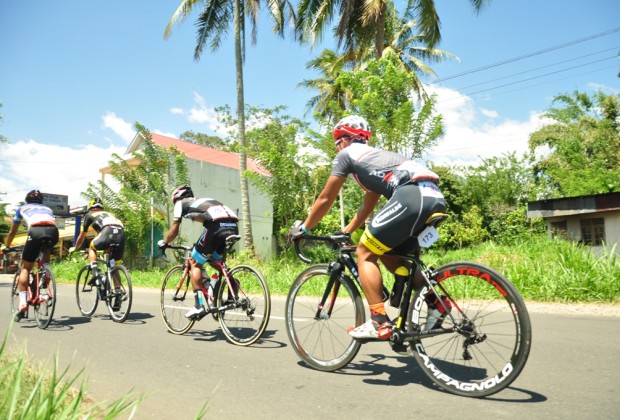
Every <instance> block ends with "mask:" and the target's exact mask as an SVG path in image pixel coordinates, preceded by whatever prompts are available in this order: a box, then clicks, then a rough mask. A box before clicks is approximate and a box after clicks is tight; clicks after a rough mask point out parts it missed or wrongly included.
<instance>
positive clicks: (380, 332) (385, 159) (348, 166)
mask: <svg viewBox="0 0 620 420" xmlns="http://www.w3.org/2000/svg"><path fill="white" fill-rule="evenodd" d="M332 135H333V137H334V141H335V145H336V148H337V149H338V153H337V154H336V157H335V158H334V160H333V162H332V170H331V174H330V176H329V178H328V180H327V183H326V184H325V186H324V188H323V190H322V191H321V193H320V195H319V196H318V197H317V199H316V200H315V202H314V204H313V205H312V208H311V209H310V213H309V214H308V216H307V217H306V219H305V220H304V221H303V222H301V221H296V222H295V224H294V225H293V227H291V229H290V231H289V233H288V236H289V239H290V240H298V239H299V238H301V236H302V235H303V234H304V233H309V231H310V229H312V228H313V227H315V226H316V225H317V224H318V223H319V222H320V221H321V219H322V218H323V217H324V216H325V215H326V214H327V212H328V211H329V209H330V208H331V206H332V204H333V203H334V201H335V200H336V197H337V196H338V193H339V192H340V189H341V188H342V186H343V185H344V182H345V181H346V179H347V176H349V175H350V176H352V177H353V179H355V181H357V183H358V184H359V185H360V187H362V189H364V191H365V192H366V193H365V195H364V198H363V200H362V203H361V205H360V207H359V209H358V211H357V212H356V214H355V215H354V216H353V218H352V219H351V220H350V221H349V223H348V224H347V225H346V226H345V227H344V228H343V233H345V234H351V233H352V232H354V231H355V230H356V229H358V228H359V227H360V226H361V225H362V224H363V223H364V222H365V220H366V219H367V218H368V216H369V215H370V214H371V212H372V211H373V210H374V209H375V207H376V205H377V203H378V201H379V199H380V198H381V196H383V197H385V198H387V199H388V202H387V204H386V205H385V206H384V207H383V208H381V209H380V210H379V211H378V212H377V213H376V215H375V216H374V218H373V219H372V221H371V222H370V224H369V225H368V226H366V229H365V231H364V233H363V234H362V237H361V239H360V241H359V244H358V246H357V251H356V256H357V263H358V270H359V277H360V281H361V284H362V289H363V291H364V294H365V295H366V299H367V301H368V306H369V308H370V319H369V320H368V321H367V322H366V323H364V324H362V325H359V326H357V327H355V326H353V327H351V328H349V330H348V333H349V335H351V336H352V337H353V338H356V339H377V340H388V339H389V338H390V334H391V332H392V323H391V321H390V319H389V318H388V316H387V314H386V311H385V304H384V300H385V299H384V296H383V295H384V293H383V290H384V287H383V279H382V276H381V270H380V268H379V260H381V262H382V263H383V264H384V265H385V267H386V268H387V269H388V270H389V271H390V272H391V273H393V274H394V275H395V277H396V281H397V282H403V281H404V279H406V277H407V276H408V275H409V267H407V266H405V265H403V262H402V261H401V260H400V259H398V258H395V257H392V256H390V255H385V253H386V252H388V251H391V250H393V249H396V248H398V247H399V246H406V245H407V243H408V240H409V238H411V237H412V235H413V234H414V233H415V232H417V231H418V230H420V228H421V227H422V226H424V223H425V221H426V220H427V218H428V217H429V216H430V215H431V214H433V213H435V212H442V213H443V212H445V210H446V203H445V200H444V197H443V194H442V193H441V191H440V189H439V187H438V182H439V176H438V175H437V174H436V173H434V172H432V171H430V170H429V169H427V168H426V167H424V166H423V165H421V164H420V163H418V162H416V161H414V160H411V159H409V158H407V157H405V156H403V155H400V154H398V153H394V152H390V151H386V150H381V149H377V148H374V147H372V146H370V145H369V144H368V142H369V140H370V138H371V136H372V133H371V130H370V126H369V124H368V122H367V121H366V120H365V119H364V118H362V117H360V116H357V115H350V116H348V117H345V118H343V119H342V120H340V121H339V122H338V123H337V124H336V125H335V126H334V128H333V130H332ZM418 270H419V269H418ZM415 278H416V283H415V285H416V287H418V286H420V285H421V275H420V273H419V271H418V272H416V274H415ZM393 304H394V306H398V304H397V303H393ZM427 304H428V306H429V310H430V311H434V312H438V311H439V309H437V308H438V307H439V308H441V311H444V312H445V309H444V308H446V307H447V308H448V310H449V302H448V301H447V300H445V301H444V305H437V297H436V296H429V297H427ZM429 315H430V313H429ZM434 315H435V316H434V317H433V318H431V317H430V316H429V319H433V325H428V326H425V329H429V328H436V327H438V326H439V325H440V324H441V321H442V320H443V318H444V317H445V315H446V314H445V313H443V314H439V313H435V314H434Z"/></svg>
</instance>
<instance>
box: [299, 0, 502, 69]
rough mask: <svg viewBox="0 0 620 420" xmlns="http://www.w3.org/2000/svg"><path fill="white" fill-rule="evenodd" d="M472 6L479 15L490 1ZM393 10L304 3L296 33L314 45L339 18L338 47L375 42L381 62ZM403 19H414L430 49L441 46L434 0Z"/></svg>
mask: <svg viewBox="0 0 620 420" xmlns="http://www.w3.org/2000/svg"><path fill="white" fill-rule="evenodd" d="M469 2H470V3H471V5H472V7H473V8H474V10H475V11H476V12H479V11H480V10H481V9H482V8H483V7H484V6H485V5H486V4H487V3H489V2H490V0H469ZM394 10H395V9H394V2H393V1H389V0H373V1H367V0H302V1H300V3H299V7H298V12H297V16H298V20H297V25H296V32H297V34H298V38H299V39H300V40H301V41H302V42H310V43H311V44H312V45H314V43H315V42H316V40H317V39H321V38H322V36H323V32H324V31H325V28H326V27H327V26H328V25H329V24H330V23H331V22H332V20H333V19H334V17H336V15H337V16H338V19H337V22H338V23H337V25H336V27H335V29H334V33H335V36H336V39H337V41H338V47H339V48H340V47H342V46H344V49H345V50H347V51H350V50H356V49H359V47H360V46H361V45H364V44H365V43H366V44H367V43H368V40H369V39H372V40H374V45H375V48H374V50H375V58H379V57H381V55H382V54H383V49H384V46H385V41H384V39H385V32H386V23H389V22H390V19H391V18H392V17H393V16H394V13H395V11H394ZM404 15H405V16H413V17H414V18H415V20H417V21H418V22H419V27H420V33H421V34H422V35H424V36H425V39H426V42H427V45H428V46H429V47H433V46H435V45H436V44H437V43H438V42H439V40H440V39H441V31H440V20H439V15H438V13H437V10H436V8H435V0H409V1H408V2H407V6H406V8H405V11H404Z"/></svg>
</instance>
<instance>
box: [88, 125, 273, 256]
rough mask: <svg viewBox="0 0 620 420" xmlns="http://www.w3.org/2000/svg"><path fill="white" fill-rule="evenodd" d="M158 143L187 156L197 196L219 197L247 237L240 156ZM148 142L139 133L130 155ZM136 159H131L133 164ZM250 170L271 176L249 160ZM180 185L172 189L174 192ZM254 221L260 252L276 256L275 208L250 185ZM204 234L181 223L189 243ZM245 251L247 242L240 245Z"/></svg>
mask: <svg viewBox="0 0 620 420" xmlns="http://www.w3.org/2000/svg"><path fill="white" fill-rule="evenodd" d="M151 139H152V141H153V143H154V144H156V145H158V146H161V147H164V148H169V147H171V146H174V147H176V148H177V149H178V150H179V151H181V152H183V153H184V154H185V156H186V162H187V167H188V170H189V173H190V182H189V183H190V185H191V187H192V190H193V191H194V195H196V196H198V197H212V198H215V199H217V200H219V201H221V202H223V203H225V204H226V205H228V206H229V207H230V208H231V209H233V210H235V211H236V212H237V215H238V216H239V219H240V220H239V234H240V235H242V236H243V220H242V214H241V192H240V178H239V177H240V172H239V155H238V154H236V153H230V152H224V151H222V150H218V149H213V148H211V147H206V146H202V145H199V144H194V143H190V142H186V141H182V140H179V139H175V138H172V137H167V136H163V135H160V134H151ZM143 141H144V139H143V137H142V136H141V135H140V134H139V133H138V134H136V136H135V137H134V138H133V140H132V141H131V143H130V144H129V146H128V148H127V151H126V155H131V154H132V153H134V152H136V151H138V150H139V149H140V148H141V147H142V143H143ZM134 159H136V158H130V159H129V161H130V163H131V160H134ZM247 169H248V170H251V171H253V172H255V173H258V174H260V175H263V176H271V174H270V173H269V171H267V170H265V169H264V168H262V167H261V166H260V165H258V164H257V163H256V162H255V161H253V160H252V159H249V158H248V162H247ZM100 172H101V173H102V178H104V177H105V174H106V173H109V172H110V168H109V167H107V168H103V169H101V170H100ZM174 187H176V185H171V186H170V191H172V189H173V188H174ZM249 197H250V218H251V220H252V236H253V239H254V248H255V250H256V253H257V254H258V255H260V256H261V257H263V258H268V257H271V256H273V255H274V254H275V251H276V245H275V238H274V235H273V205H272V202H271V199H270V198H269V197H268V196H267V195H266V194H264V193H263V192H261V191H259V190H258V188H256V187H255V186H254V185H252V183H251V182H250V183H249ZM201 233H202V226H201V225H200V224H198V223H190V222H189V221H187V222H184V223H182V224H181V231H180V236H181V237H183V238H185V239H186V240H188V241H194V240H196V239H197V238H198V237H199V236H200V234H201ZM162 235H163V232H157V233H156V234H155V239H154V241H153V242H154V243H156V242H157V240H158V239H161V238H162ZM236 247H237V248H238V249H243V239H242V240H241V241H239V243H238V244H237V245H236Z"/></svg>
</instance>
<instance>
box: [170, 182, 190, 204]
mask: <svg viewBox="0 0 620 420" xmlns="http://www.w3.org/2000/svg"><path fill="white" fill-rule="evenodd" d="M193 196H194V192H193V191H192V187H190V186H189V185H182V186H180V187H177V188H175V190H174V191H172V197H171V198H172V204H176V202H177V201H179V200H181V199H183V198H187V197H193Z"/></svg>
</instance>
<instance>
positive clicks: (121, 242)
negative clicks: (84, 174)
mask: <svg viewBox="0 0 620 420" xmlns="http://www.w3.org/2000/svg"><path fill="white" fill-rule="evenodd" d="M87 211H88V213H86V216H84V222H83V225H82V232H80V235H79V236H78V238H77V239H76V241H75V246H74V247H72V248H70V249H69V252H72V251H74V250H76V249H79V248H80V247H81V246H82V243H83V242H84V240H85V239H86V233H87V232H88V229H90V227H91V226H92V228H93V229H95V232H97V236H95V237H94V238H93V240H92V241H91V242H90V245H89V247H88V261H90V268H91V272H92V279H91V284H93V285H94V284H95V282H96V281H97V278H99V277H100V276H101V271H100V270H99V267H97V251H102V250H106V249H108V248H109V247H110V246H112V245H115V247H114V248H113V250H112V253H111V254H110V264H111V266H112V267H114V264H115V262H116V261H120V260H122V259H123V255H124V253H125V228H124V226H123V223H122V222H121V221H120V220H119V219H118V218H117V217H116V216H114V215H113V214H112V213H110V212H109V211H105V210H104V208H103V204H101V200H100V199H99V198H94V199H92V200H91V201H90V202H89V203H88V210H87ZM112 279H113V281H114V286H115V287H120V286H121V282H120V279H119V278H118V274H117V273H116V272H113V274H112ZM120 305H121V296H120V295H117V296H116V299H115V301H114V302H112V309H114V310H117V309H118V308H120Z"/></svg>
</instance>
